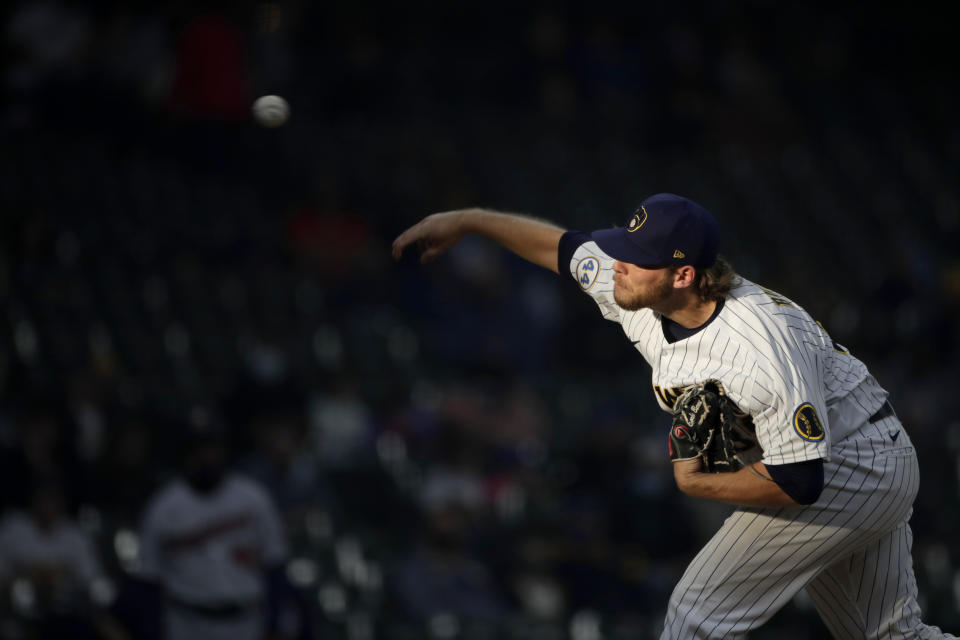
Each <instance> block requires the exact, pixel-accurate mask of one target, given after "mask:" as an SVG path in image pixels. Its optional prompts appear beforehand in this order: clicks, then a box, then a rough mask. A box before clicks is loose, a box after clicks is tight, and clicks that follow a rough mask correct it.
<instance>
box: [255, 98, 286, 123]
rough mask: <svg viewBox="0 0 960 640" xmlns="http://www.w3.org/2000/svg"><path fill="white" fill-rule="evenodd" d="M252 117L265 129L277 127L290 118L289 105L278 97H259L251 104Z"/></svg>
mask: <svg viewBox="0 0 960 640" xmlns="http://www.w3.org/2000/svg"><path fill="white" fill-rule="evenodd" d="M253 117H254V118H256V119H257V122H259V123H260V124H262V125H263V126H265V127H271V128H272V127H279V126H280V125H282V124H283V123H284V122H286V121H287V118H288V117H290V105H289V104H287V101H286V100H284V99H283V98H281V97H280V96H260V97H259V98H257V99H256V100H255V101H254V103H253Z"/></svg>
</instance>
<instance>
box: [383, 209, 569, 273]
mask: <svg viewBox="0 0 960 640" xmlns="http://www.w3.org/2000/svg"><path fill="white" fill-rule="evenodd" d="M563 232H564V230H563V229H562V228H561V227H558V226H557V225H555V224H553V223H551V222H547V221H545V220H539V219H537V218H531V217H528V216H524V215H520V214H516V213H502V212H499V211H491V210H489V209H457V210H454V211H444V212H441V213H434V214H433V215H429V216H427V217H426V218H424V219H423V220H421V221H420V222H418V223H417V224H415V225H413V226H412V227H410V228H409V229H407V230H406V231H404V232H403V233H401V234H400V235H399V236H397V238H396V240H394V241H393V257H394V258H396V259H399V258H400V256H401V255H403V251H404V250H405V249H406V248H407V247H408V246H410V245H412V244H416V245H417V246H418V247H419V248H420V262H421V263H424V264H425V263H427V262H432V261H433V260H435V259H436V258H437V257H438V256H440V254H442V253H443V252H445V251H446V250H447V249H449V248H450V247H452V246H454V245H455V244H457V242H459V241H460V238H462V237H463V236H465V235H467V234H476V235H481V236H484V237H487V238H489V239H490V240H493V241H494V242H496V243H498V244H500V245H502V246H503V247H505V248H507V249H509V250H510V251H512V252H514V253H516V254H517V255H518V256H520V257H521V258H524V259H526V260H529V261H530V262H532V263H534V264H536V265H538V266H541V267H543V268H544V269H549V270H550V271H553V272H554V273H557V272H558V268H557V246H558V244H559V243H560V237H561V236H562V235H563Z"/></svg>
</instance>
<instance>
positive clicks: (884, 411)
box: [867, 400, 897, 424]
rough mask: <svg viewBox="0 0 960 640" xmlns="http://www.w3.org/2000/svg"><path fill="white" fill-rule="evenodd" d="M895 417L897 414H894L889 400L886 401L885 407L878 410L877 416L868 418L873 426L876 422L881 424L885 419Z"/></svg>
mask: <svg viewBox="0 0 960 640" xmlns="http://www.w3.org/2000/svg"><path fill="white" fill-rule="evenodd" d="M895 415H897V414H896V413H894V411H893V405H892V404H890V401H889V400H885V401H884V402H883V406H882V407H880V408H879V409H877V412H876V413H875V414H873V415H872V416H870V417H869V418H867V422H869V423H870V424H873V423H874V422H880V421H881V420H883V419H884V418H889V417H890V416H895Z"/></svg>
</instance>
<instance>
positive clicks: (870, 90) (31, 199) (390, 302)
mask: <svg viewBox="0 0 960 640" xmlns="http://www.w3.org/2000/svg"><path fill="white" fill-rule="evenodd" d="M911 6H912V9H907V8H904V7H900V8H899V9H897V10H896V11H894V10H893V9H889V10H887V9H882V8H877V7H870V8H866V7H865V6H858V7H851V8H849V9H842V8H837V7H835V6H834V3H826V2H821V3H779V2H773V1H763V0H752V1H746V0H732V1H729V2H715V3H702V4H699V3H694V4H691V5H688V6H686V7H680V6H676V5H675V4H673V3H666V2H656V3H649V4H648V3H587V2H566V3H556V4H554V3H547V2H536V3H529V4H526V3H513V2H503V1H501V0H494V1H492V2H486V3H482V4H468V3H462V4H461V3H433V2H413V3H400V4H392V5H383V6H381V5H379V4H367V5H364V4H363V3H352V2H343V1H338V2H330V3H314V2H306V1H303V0H300V1H290V2H287V1H284V0H280V1H278V2H263V3H260V2H249V1H247V2H235V3H230V2H222V3H188V2H170V3H149V2H142V1H141V2H122V3H121V2H90V3H82V4H74V3H67V2H57V1H56V0H49V1H48V0H36V1H29V2H13V3H8V4H5V6H4V7H5V8H3V9H2V13H0V15H2V16H3V34H2V35H3V55H2V56H0V58H2V60H3V62H2V63H0V71H2V81H3V82H2V89H0V90H2V92H3V99H2V102H0V148H2V153H0V303H2V307H0V308H2V311H3V320H4V321H3V322H2V324H0V511H2V512H3V513H4V514H7V513H11V512H14V511H16V510H18V509H24V508H27V506H28V505H29V504H32V502H31V500H32V499H33V498H35V497H36V496H37V495H38V491H39V492H40V493H42V491H44V490H47V491H51V490H52V491H54V492H59V493H60V494H61V495H62V497H63V509H64V513H65V514H66V517H68V518H71V519H73V520H74V521H75V522H76V523H77V524H78V525H79V526H80V527H81V529H83V531H84V532H85V533H86V534H87V535H88V536H89V537H90V539H91V540H92V541H93V543H94V545H95V549H96V552H97V554H98V556H99V559H100V562H101V563H102V566H103V568H104V575H102V576H100V577H98V579H97V581H96V584H93V585H91V588H90V594H91V596H90V597H91V599H92V600H93V602H94V606H96V607H99V608H100V609H102V610H103V611H106V612H110V614H111V615H113V616H115V618H116V619H117V620H119V621H120V623H121V624H124V623H129V620H131V619H135V617H136V614H135V611H133V610H132V607H131V606H129V600H130V598H129V597H128V596H127V594H126V593H125V589H126V585H127V584H128V582H129V579H128V573H129V572H131V571H133V570H134V569H135V566H136V539H137V531H138V527H139V526H140V522H139V519H140V517H141V515H142V511H143V508H144V505H145V504H146V502H147V500H148V499H149V498H150V496H151V494H152V493H153V492H154V491H156V490H157V489H158V488H159V487H160V486H161V484H162V483H163V482H164V481H165V480H166V479H167V478H169V477H170V476H171V475H172V474H173V473H176V470H177V455H176V454H177V442H178V438H180V436H181V432H182V431H183V430H184V425H185V421H186V419H187V418H186V416H187V414H188V412H189V410H190V408H192V407H194V406H197V405H204V406H209V407H214V408H215V409H216V410H217V411H219V412H220V415H222V417H223V420H224V423H225V424H226V425H227V426H228V434H229V444H230V451H231V463H232V465H233V467H234V468H236V469H237V470H240V471H243V472H245V473H247V474H249V475H250V476H251V477H253V478H255V479H257V480H258V481H260V482H262V483H263V484H264V485H265V486H266V487H267V488H268V489H269V491H270V493H271V495H272V496H273V498H274V500H275V501H276V503H277V505H278V506H279V508H280V509H281V511H282V514H283V517H284V522H285V525H286V528H287V529H286V530H287V536H288V539H289V541H290V563H289V565H288V571H287V574H288V577H289V579H290V581H291V583H292V584H293V585H294V587H295V589H296V590H297V593H298V594H299V596H300V598H299V600H298V602H299V603H300V606H299V608H297V611H296V615H294V616H293V618H292V619H293V621H292V622H290V624H289V625H288V626H289V627H290V629H289V634H288V635H289V637H295V635H296V631H297V630H304V629H306V630H308V632H309V634H312V635H313V636H314V637H323V638H344V639H349V640H366V639H372V638H387V639H398V640H404V639H411V640H412V639H416V638H437V639H441V638H478V639H481V638H483V639H485V638H509V639H514V638H517V639H519V638H534V639H543V640H548V639H555V638H556V639H560V638H571V640H599V639H600V638H608V639H611V640H616V639H621V638H648V637H655V634H656V633H657V632H658V631H657V630H658V625H660V624H661V623H662V616H663V611H664V607H665V603H666V600H667V598H668V596H669V593H670V590H671V588H672V585H673V584H674V583H675V582H676V580H677V578H678V577H679V575H680V573H681V572H682V570H683V567H684V566H685V564H686V562H688V561H689V559H690V557H691V556H692V555H693V554H694V553H695V552H696V550H697V549H698V548H699V547H700V546H701V544H702V543H703V541H704V540H705V539H706V538H707V537H708V536H709V535H710V534H711V533H712V532H713V530H714V529H715V528H716V525H717V523H718V522H719V521H720V520H721V519H722V518H723V517H724V514H725V512H726V510H725V509H723V508H717V507H714V506H711V505H708V504H706V503H703V502H698V501H695V500H692V499H690V498H687V497H685V496H682V495H681V494H680V493H679V492H678V491H677V489H676V488H675V486H674V483H673V478H672V474H671V472H670V462H669V460H668V458H667V452H666V435H665V427H666V424H667V416H666V414H662V413H661V412H660V411H659V409H658V408H657V407H656V405H655V402H654V397H653V394H652V393H651V392H650V382H649V370H648V368H647V365H646V363H645V362H643V360H642V358H641V357H640V356H639V355H638V354H637V353H635V352H634V351H633V350H632V349H630V348H629V344H628V343H627V342H626V341H625V340H624V337H623V335H622V332H621V331H620V328H619V327H617V326H616V325H615V324H613V323H607V322H604V321H603V320H602V319H601V318H600V317H599V315H598V314H597V312H596V308H595V306H594V305H593V303H592V302H591V301H590V300H589V299H588V298H587V297H586V296H582V295H580V293H579V292H578V290H577V288H576V286H575V285H574V284H573V283H572V282H569V281H566V280H564V279H562V278H560V277H558V276H555V275H553V274H550V273H547V272H545V271H543V270H539V269H537V268H536V267H534V266H532V265H529V264H526V263H524V262H523V261H522V260H520V259H519V258H515V257H513V256H511V255H508V254H507V253H505V252H504V251H502V250H501V249H499V248H497V247H495V246H494V245H492V244H488V243H485V242H483V241H480V240H473V239H468V240H466V241H464V242H463V243H462V244H461V245H460V246H458V247H457V248H456V249H454V250H453V251H452V252H451V253H450V254H449V255H447V256H445V257H444V258H442V259H441V260H439V261H438V262H436V263H434V264H432V265H429V266H426V267H421V266H420V265H418V264H417V258H416V255H415V252H412V253H410V254H408V255H406V256H405V257H404V258H403V259H402V260H400V261H399V262H394V261H393V260H392V259H391V257H390V243H391V241H392V239H393V238H394V237H395V236H396V235H397V234H398V233H399V232H400V231H402V230H403V229H404V228H406V227H407V226H408V225H410V224H412V223H413V222H415V221H416V220H418V219H419V218H421V217H422V216H423V215H425V214H427V213H430V212H434V211H442V210H446V209H452V208H457V207H463V206H472V205H482V206H489V207H494V208H499V209H504V210H510V211H518V212H525V213H529V214H532V215H536V216H542V217H544V218H548V219H551V220H554V221H556V222H557V223H559V224H561V225H563V226H566V227H570V228H578V229H584V230H589V229H595V228H602V227H606V226H610V225H620V224H623V223H624V222H625V221H626V219H627V217H628V215H629V212H630V211H632V209H633V207H634V206H636V203H637V202H638V201H640V200H641V199H643V198H644V197H646V196H648V195H650V194H652V193H657V192H664V191H665V192H674V193H680V194H683V195H685V196H688V197H690V198H692V199H694V200H697V201H698V202H701V203H702V204H704V205H705V206H706V207H708V208H709V209H710V210H711V211H712V212H713V213H714V214H715V215H716V216H717V218H718V219H719V220H720V222H721V225H722V227H723V229H724V236H723V248H722V253H723V254H724V255H725V256H727V257H728V258H729V259H730V261H731V262H732V263H733V265H734V266H735V267H736V268H737V269H738V271H739V272H740V273H742V274H743V275H745V276H746V277H748V278H751V279H754V280H758V281H760V282H762V283H763V284H764V285H766V286H769V287H771V288H773V289H776V290H777V291H781V292H783V293H784V294H786V295H787V296H789V297H790V298H791V299H793V300H794V301H796V302H797V303H798V304H800V305H801V306H803V307H804V308H805V309H807V310H808V311H810V313H811V315H813V316H814V317H815V318H818V319H819V320H820V321H821V322H822V323H823V325H824V326H825V327H826V328H827V329H828V331H829V332H830V334H831V336H832V337H833V338H834V339H835V340H837V341H838V342H840V343H842V344H843V345H844V346H846V347H848V348H849V349H850V350H851V351H852V352H853V353H854V354H856V355H857V356H858V357H859V358H860V359H861V360H863V361H864V362H866V363H867V365H868V366H869V367H870V370H871V372H872V373H873V374H874V375H875V376H876V377H877V379H878V380H879V381H880V382H881V384H883V385H884V386H885V387H886V388H887V389H888V390H890V392H891V400H892V403H893V406H894V407H895V408H896V410H897V412H898V414H899V416H900V417H901V418H902V419H903V421H904V424H905V425H906V427H907V429H908V430H909V432H910V435H911V437H912V438H913V440H914V442H915V443H916V445H917V448H918V451H919V458H920V464H921V472H922V478H921V489H920V494H919V497H918V499H917V502H916V504H915V509H914V515H913V518H912V520H911V524H912V527H913V530H914V536H915V537H914V562H915V565H916V570H917V577H918V580H919V583H920V584H919V588H920V593H921V605H922V606H923V608H924V616H925V618H926V619H928V620H929V621H931V622H932V623H934V624H937V625H938V626H941V627H943V628H946V629H948V630H951V631H955V630H956V629H957V628H958V627H960V613H958V612H960V546H958V544H957V543H958V534H957V531H958V529H960V515H958V514H960V511H958V509H957V508H956V505H957V503H958V500H960V419H958V418H957V412H956V410H955V402H954V398H953V394H954V393H956V389H958V388H960V369H958V367H957V361H958V358H960V322H958V320H957V317H958V313H960V251H958V250H957V247H958V246H960V193H958V190H957V175H958V166H960V162H958V161H960V157H958V156H960V127H958V126H957V124H956V113H957V108H958V106H960V105H958V100H957V82H956V71H955V64H953V60H954V59H955V53H954V51H953V48H954V39H955V34H954V33H952V27H951V25H950V24H949V23H948V21H946V20H943V19H942V18H941V17H937V16H936V15H934V14H932V13H928V12H925V11H924V10H923V9H922V6H920V5H917V6H913V5H911ZM218 47H219V48H218ZM204 74H209V75H207V76H205V75H204ZM214 76H216V79H217V80H223V78H228V80H226V81H222V82H214V79H215V78H214ZM231 78H232V81H231V80H229V79H231ZM210 86H215V88H214V89H212V90H211V89H210ZM263 94H278V95H281V96H283V97H285V98H286V99H287V100H288V101H289V103H290V105H291V114H292V115H291V118H290V120H289V122H287V123H286V124H285V125H284V126H282V127H280V128H277V129H266V128H263V127H260V126H258V125H257V124H256V123H255V122H254V121H253V120H252V118H251V117H250V104H251V103H252V101H253V99H254V98H256V97H257V96H259V95H263ZM0 551H2V550H0ZM0 555H2V554H0ZM0 575H2V562H0ZM20 586H21V587H22V585H20ZM42 604H43V603H42V601H41V602H40V603H39V604H38V602H36V601H35V599H34V600H31V599H30V598H26V599H25V596H24V592H23V591H22V589H21V590H20V591H18V590H17V588H15V585H14V586H11V585H4V590H3V593H2V594H0V638H20V637H31V636H29V635H25V634H28V633H30V632H31V631H30V630H31V629H33V628H34V626H35V625H37V624H38V623H37V615H38V614H37V611H38V607H41V608H42ZM129 624H133V625H134V626H135V623H129ZM131 629H132V627H131ZM133 632H134V633H136V631H133ZM825 633H826V631H825V630H824V628H823V627H822V624H821V623H820V622H819V620H818V619H817V616H816V614H815V612H814V610H813V608H812V605H811V604H810V601H809V599H805V598H803V597H798V598H797V599H796V600H795V601H794V602H793V603H791V605H789V606H788V607H787V608H786V609H784V610H783V611H781V612H780V613H778V614H777V615H776V617H775V618H774V619H773V620H772V621H771V622H770V623H769V624H768V625H767V626H766V627H765V628H764V629H763V630H762V631H761V632H758V633H756V634H754V636H751V637H756V638H761V639H763V638H778V639H781V640H784V639H785V640H790V639H800V638H813V637H825V635H824V634H825ZM18 634H20V635H18Z"/></svg>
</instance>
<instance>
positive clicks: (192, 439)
mask: <svg viewBox="0 0 960 640" xmlns="http://www.w3.org/2000/svg"><path fill="white" fill-rule="evenodd" d="M184 429H185V433H184V434H183V444H182V446H183V458H182V460H183V467H182V471H181V475H180V476H179V477H177V478H175V479H173V480H171V481H170V482H169V483H168V484H167V485H166V486H165V487H163V488H162V489H160V491H158V492H157V493H156V495H154V496H153V497H152V498H151V500H150V502H149V505H148V507H147V509H146V512H145V515H144V518H143V529H142V534H141V551H140V571H139V577H140V578H141V579H142V580H145V581H150V582H153V583H154V584H155V585H156V588H157V591H156V594H157V597H158V598H161V599H162V611H163V615H162V620H163V622H162V629H163V633H162V637H163V638H168V639H170V640H175V639H179V638H211V639H214V638H223V639H227V638H232V639H238V638H249V639H251V640H252V639H257V638H261V637H263V635H264V634H265V633H267V634H273V633H276V632H277V617H278V614H279V612H278V606H279V597H280V593H281V589H282V583H283V576H282V564H283V561H284V560H285V558H286V553H287V551H286V542H285V537H284V530H283V525H282V523H281V520H280V517H279V514H278V513H277V511H276V509H275V507H274V505H273V502H272V500H271V499H270V497H269V495H268V494H267V492H266V491H265V490H264V489H263V488H262V487H261V486H260V485H258V484H256V483H255V482H253V481H252V480H249V479H247V478H245V477H243V476H240V475H237V474H234V473H231V472H230V471H229V469H228V458H227V450H226V447H225V443H224V434H223V432H222V428H221V426H220V424H219V423H218V422H217V421H216V418H215V417H214V416H213V415H212V414H211V413H209V412H208V411H207V410H205V409H201V408H197V409H194V410H193V411H192V412H191V415H190V416H189V418H188V421H187V424H185V425H184Z"/></svg>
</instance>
